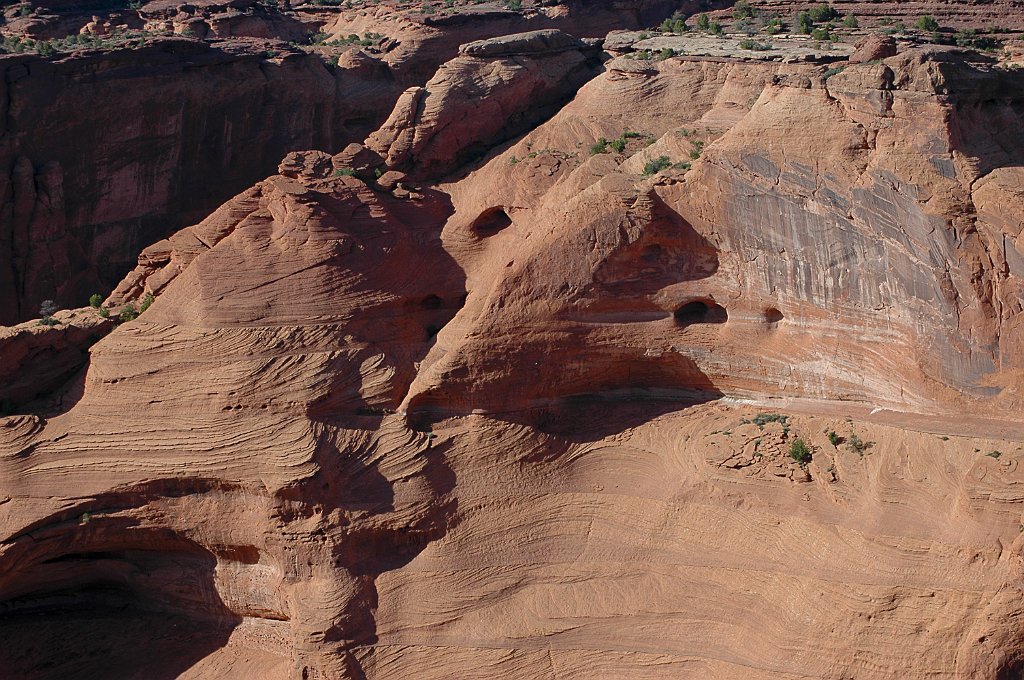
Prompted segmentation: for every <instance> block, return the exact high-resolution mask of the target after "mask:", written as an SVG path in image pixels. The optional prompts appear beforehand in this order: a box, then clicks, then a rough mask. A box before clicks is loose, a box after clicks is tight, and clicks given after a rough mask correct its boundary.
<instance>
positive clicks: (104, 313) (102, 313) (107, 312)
mask: <svg viewBox="0 0 1024 680" xmlns="http://www.w3.org/2000/svg"><path fill="white" fill-rule="evenodd" d="M96 313H97V314H99V315H100V316H101V317H102V318H104V319H106V318H107V317H109V316H110V310H109V309H107V308H106V307H100V308H99V309H97V310H96Z"/></svg>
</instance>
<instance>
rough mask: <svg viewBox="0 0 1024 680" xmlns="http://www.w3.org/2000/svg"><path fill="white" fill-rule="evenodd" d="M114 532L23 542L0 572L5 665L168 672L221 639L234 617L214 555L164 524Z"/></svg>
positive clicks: (30, 672) (65, 672)
mask: <svg viewBox="0 0 1024 680" xmlns="http://www.w3.org/2000/svg"><path fill="white" fill-rule="evenodd" d="M91 528H92V527H91V526H90V529H91ZM117 530H118V531H122V532H123V528H122V527H118V528H117ZM82 533H87V532H82ZM118 538H120V539H121V540H120V541H118V540H117V538H115V539H110V538H108V537H107V536H106V534H100V533H99V532H97V534H96V535H95V536H90V537H88V538H86V539H85V540H82V537H80V536H67V535H63V536H51V537H48V539H49V540H46V541H41V542H40V544H34V545H27V546H26V549H27V552H26V553H24V554H22V555H21V558H22V559H20V560H19V561H18V563H17V566H16V567H15V568H14V569H10V570H8V571H7V572H6V573H5V575H4V577H3V578H2V579H0V635H2V636H3V639H4V644H3V645H0V668H2V669H4V671H3V672H7V673H11V675H10V677H19V678H38V679H43V678H64V677H97V678H99V677H142V676H146V677H176V676H177V675H178V674H180V673H181V672H183V671H184V670H186V669H187V668H189V667H190V666H192V665H193V664H195V663H196V662H197V661H198V660H199V659H201V658H203V657H205V656H206V655H208V654H210V653H212V652H213V651H214V650H216V649H218V648H220V647H222V646H223V645H224V644H225V643H226V641H227V639H228V637H229V636H230V634H231V631H232V629H233V628H234V627H235V626H237V625H238V623H239V622H240V621H241V618H240V617H239V616H238V615H236V614H234V613H233V612H231V611H230V610H228V608H227V607H226V606H225V604H224V603H223V602H222V601H221V599H220V597H219V595H218V591H217V587H216V585H215V577H214V572H215V567H216V564H217V562H216V558H215V557H214V555H213V554H211V553H210V552H209V551H208V550H206V549H204V548H202V547H200V546H198V545H196V544H195V543H192V542H191V541H189V540H187V539H183V538H181V537H177V536H174V535H172V534H171V533H170V532H167V531H141V532H138V533H136V534H134V535H132V534H130V533H129V534H128V535H127V536H125V535H121V536H118ZM126 539H127V540H126ZM118 543H120V545H118ZM90 544H91V545H90ZM71 547H77V548H78V549H77V550H70V551H69V550H68V548H71ZM3 672H0V675H2V674H3ZM4 677H7V676H4Z"/></svg>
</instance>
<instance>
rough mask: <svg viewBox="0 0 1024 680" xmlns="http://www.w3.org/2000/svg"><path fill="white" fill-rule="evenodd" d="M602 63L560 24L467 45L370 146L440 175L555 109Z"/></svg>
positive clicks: (410, 168)
mask: <svg viewBox="0 0 1024 680" xmlns="http://www.w3.org/2000/svg"><path fill="white" fill-rule="evenodd" d="M597 67H598V60H597V55H596V54H595V53H594V51H593V50H589V49H588V48H587V46H586V45H585V44H583V43H582V42H581V41H579V40H577V39H576V38H573V37H572V36H570V35H568V34H566V33H562V32H561V31H557V30H547V31H534V32H531V33H522V34H518V35H514V36H505V37H502V38H492V39H490V40H483V41H477V42H472V43H468V44H466V45H464V46H463V48H462V56H460V57H458V58H456V59H454V60H452V61H450V62H448V63H447V64H445V65H444V66H442V67H441V69H440V70H439V71H438V73H437V74H436V75H435V76H434V77H433V78H432V79H431V80H430V81H429V82H428V83H427V84H426V85H424V86H423V87H415V88H412V89H410V90H407V91H406V92H405V93H404V94H403V95H402V96H401V97H400V98H399V100H398V104H397V105H396V106H395V110H394V111H393V112H392V113H391V116H390V118H388V120H387V121H386V122H385V123H384V125H383V126H382V127H381V128H380V129H379V130H378V131H377V132H375V133H374V134H373V135H371V136H370V138H369V139H368V140H367V145H368V146H369V147H370V148H372V149H374V150H375V151H377V152H378V153H379V154H381V156H383V157H384V158H385V159H386V161H387V164H388V166H389V167H391V168H393V169H397V170H401V171H405V172H412V173H413V174H415V175H416V176H419V177H434V178H437V177H442V176H444V175H446V174H448V173H450V172H452V171H454V170H456V169H457V168H460V167H462V166H464V165H465V164H466V163H467V161H469V160H471V159H472V158H474V157H478V156H481V155H483V153H485V152H486V151H487V150H489V149H491V148H493V147H495V146H497V145H498V144H499V143H501V142H503V141H505V140H507V139H511V138H512V137H514V136H516V135H518V134H520V133H522V132H524V131H526V130H528V129H530V128H532V127H534V126H536V125H537V123H539V122H541V121H542V120H544V119H545V118H547V117H548V116H550V115H551V114H553V113H554V112H555V111H557V110H558V109H559V108H561V106H562V105H563V104H564V103H565V102H566V101H568V100H569V99H571V98H572V96H573V95H574V94H575V93H576V90H577V89H579V87H580V86H581V85H582V84H583V83H585V82H586V81H588V80H590V79H591V78H592V77H593V76H594V75H595V73H596V69H597Z"/></svg>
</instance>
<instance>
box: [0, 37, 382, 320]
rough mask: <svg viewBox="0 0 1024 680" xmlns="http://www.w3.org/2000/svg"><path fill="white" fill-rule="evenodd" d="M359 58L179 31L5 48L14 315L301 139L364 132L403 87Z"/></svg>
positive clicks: (221, 194) (4, 263) (261, 168)
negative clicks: (45, 51)
mask: <svg viewBox="0 0 1024 680" xmlns="http://www.w3.org/2000/svg"><path fill="white" fill-rule="evenodd" d="M351 65H352V67H353V68H351V69H349V68H342V69H337V70H329V69H328V68H327V67H326V65H325V64H324V63H323V62H322V61H321V60H320V59H319V58H317V57H314V56H307V55H304V54H302V53H299V52H294V53H289V54H285V55H283V56H282V57H281V58H278V59H271V60H267V59H266V58H265V55H262V54H253V53H251V52H246V51H244V46H243V51H238V50H232V49H231V48H230V46H228V45H222V46H220V47H217V48H214V47H211V46H209V45H206V44H203V43H199V42H195V41H188V40H175V39H165V40H161V41H156V42H155V43H150V44H148V45H147V46H145V47H142V48H135V49H124V50H118V51H113V52H99V53H97V52H90V53H82V54H76V55H75V56H71V57H67V58H64V59H60V60H57V61H52V60H45V59H40V58H39V57H36V56H34V55H11V56H5V57H2V58H0V69H3V72H4V83H5V85H4V91H3V100H4V102H5V110H6V111H7V112H8V113H7V117H6V118H5V121H4V142H3V147H2V150H0V159H6V160H0V167H3V168H5V169H4V170H3V177H4V179H3V181H2V182H0V196H2V198H0V200H2V201H3V202H2V206H3V207H2V208H0V282H4V285H3V287H2V288H0V321H4V322H13V321H16V320H20V319H24V318H27V317H31V316H32V315H33V314H34V311H35V309H37V308H38V306H39V303H40V302H41V301H42V300H44V299H55V300H57V301H58V303H59V304H61V305H70V306H76V305H81V304H84V303H85V301H86V299H87V298H88V297H89V295H90V294H92V293H96V292H101V291H102V292H107V291H109V290H110V289H111V288H113V285H114V284H115V283H116V281H117V280H118V279H119V278H120V277H121V276H123V275H124V273H125V271H127V269H129V268H130V265H131V263H132V262H133V261H134V259H135V257H136V256H137V254H138V251H139V250H140V249H141V248H142V247H144V246H145V245H147V244H148V243H151V242H153V241H154V240H156V239H158V238H162V237H164V236H166V235H167V233H168V231H169V230H170V227H173V226H179V227H180V226H181V225H182V224H183V223H184V224H187V223H188V222H190V221H194V220H197V219H200V218H201V217H202V216H203V215H204V214H205V213H207V212H209V211H210V210H211V209H212V208H213V207H215V206H216V205H217V204H218V203H220V202H223V201H224V200H225V199H226V198H228V197H230V195H231V193H233V192H234V191H238V190H239V189H241V188H243V187H244V186H247V185H250V184H252V183H253V182H254V181H256V180H257V179H259V178H260V177H261V176H265V175H266V174H267V173H268V172H269V171H271V170H272V169H273V168H274V167H276V165H277V163H278V162H279V161H280V159H281V157H282V156H283V155H284V154H285V153H287V152H288V151H290V150H292V149H294V148H296V147H305V148H314V147H324V148H330V147H332V146H336V145H341V144H343V143H344V142H347V141H350V140H351V139H352V138H356V139H359V138H361V137H362V136H363V135H365V134H366V132H367V130H366V128H365V127H364V126H366V125H367V124H368V122H372V121H374V117H375V116H377V115H381V114H378V113H376V112H377V111H378V110H380V109H381V108H384V107H390V105H391V102H392V101H393V96H392V95H391V94H390V93H389V92H388V86H387V83H388V80H387V78H386V72H385V74H384V77H383V78H382V77H381V74H380V73H379V72H378V73H375V72H374V71H373V70H372V69H367V68H365V67H364V66H362V65H361V64H355V63H353V64H351ZM56 83H60V84H61V89H60V93H59V94H60V96H59V97H58V96H56V91H55V90H54V89H53V88H54V84H56ZM224 83H231V84H232V87H230V88H226V87H224V86H223V84H224ZM340 93H346V94H351V95H352V96H350V97H349V96H340ZM41 130H45V131H46V133H45V134H43V133H41ZM212 177H217V178H218V181H217V182H211V181H210V180H211V178H212Z"/></svg>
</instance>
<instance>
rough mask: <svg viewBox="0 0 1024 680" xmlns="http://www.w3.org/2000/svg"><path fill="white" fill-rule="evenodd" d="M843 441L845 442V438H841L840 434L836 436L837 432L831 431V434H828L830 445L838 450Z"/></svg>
mask: <svg viewBox="0 0 1024 680" xmlns="http://www.w3.org/2000/svg"><path fill="white" fill-rule="evenodd" d="M842 441H843V438H842V437H840V436H839V435H838V434H836V433H835V430H829V433H828V443H829V444H831V445H832V446H834V447H836V448H838V447H839V444H840V443H841V442H842Z"/></svg>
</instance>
